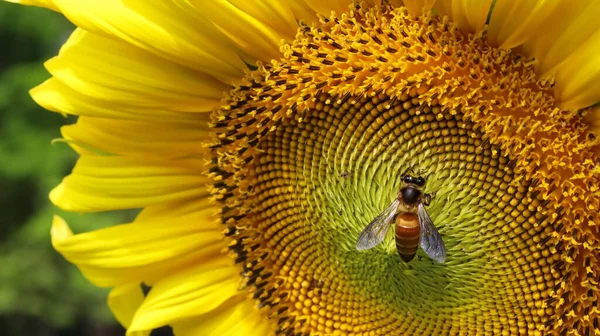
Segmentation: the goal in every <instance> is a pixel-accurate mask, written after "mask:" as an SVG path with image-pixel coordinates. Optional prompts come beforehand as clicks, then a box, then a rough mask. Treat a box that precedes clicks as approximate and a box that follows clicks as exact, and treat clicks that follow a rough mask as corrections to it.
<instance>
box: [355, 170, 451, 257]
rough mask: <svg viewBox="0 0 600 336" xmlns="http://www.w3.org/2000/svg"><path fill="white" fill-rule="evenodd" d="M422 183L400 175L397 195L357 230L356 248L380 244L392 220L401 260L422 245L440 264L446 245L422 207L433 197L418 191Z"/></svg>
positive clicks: (413, 255) (421, 178)
mask: <svg viewBox="0 0 600 336" xmlns="http://www.w3.org/2000/svg"><path fill="white" fill-rule="evenodd" d="M425 182H426V181H425V179H424V178H423V177H420V176H419V177H413V176H410V175H403V176H402V187H401V188H400V191H399V192H398V196H397V197H396V199H395V200H394V201H393V202H392V203H391V204H390V205H389V206H388V207H387V208H385V210H383V212H381V214H379V216H377V217H376V218H375V219H374V220H373V221H372V222H371V223H369V225H367V227H365V229H364V230H363V231H362V232H361V233H360V236H359V237H358V241H357V242H356V249H357V250H359V251H363V250H368V249H370V248H373V247H374V246H376V245H378V244H379V243H381V242H382V241H383V239H384V238H385V235H386V233H387V231H388V229H389V227H390V224H391V223H392V222H394V220H395V222H396V227H395V237H396V249H397V250H398V254H400V257H401V258H402V260H404V261H405V262H409V261H411V260H412V259H413V258H414V257H415V254H416V253H417V249H418V248H419V245H421V248H423V251H425V253H427V255H428V256H429V257H430V258H431V259H433V260H435V261H437V262H439V263H443V262H444V261H445V260H446V247H445V246H444V241H443V240H442V237H440V233H439V232H438V230H437V229H436V228H435V226H434V225H433V222H432V221H431V218H430V217H429V215H428V214H427V211H426V210H425V206H428V205H429V203H430V202H431V199H432V195H431V194H425V193H423V192H422V190H421V188H423V186H425Z"/></svg>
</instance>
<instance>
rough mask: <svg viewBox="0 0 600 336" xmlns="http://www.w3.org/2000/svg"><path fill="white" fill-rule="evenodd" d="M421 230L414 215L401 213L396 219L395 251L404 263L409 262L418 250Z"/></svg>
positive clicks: (417, 218)
mask: <svg viewBox="0 0 600 336" xmlns="http://www.w3.org/2000/svg"><path fill="white" fill-rule="evenodd" d="M420 235H421V229H420V227H419V217H417V214H416V213H409V212H405V213H401V214H399V215H398V216H397V217H396V249H397V250H398V253H399V254H400V258H402V260H404V261H405V262H409V261H411V260H412V259H413V258H414V257H415V254H416V253H417V249H418V248H419V238H420Z"/></svg>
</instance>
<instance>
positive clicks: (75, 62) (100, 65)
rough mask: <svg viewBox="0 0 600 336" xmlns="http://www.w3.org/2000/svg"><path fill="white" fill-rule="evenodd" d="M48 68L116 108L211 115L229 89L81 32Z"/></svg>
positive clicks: (128, 47) (126, 46)
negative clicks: (206, 113)
mask: <svg viewBox="0 0 600 336" xmlns="http://www.w3.org/2000/svg"><path fill="white" fill-rule="evenodd" d="M46 68H47V69H48V71H50V73H51V74H52V75H54V76H55V77H57V78H58V79H59V80H60V81H61V82H62V83H64V84H66V85H68V86H69V87H70V88H72V89H73V90H75V91H78V92H80V93H81V94H83V95H86V96H88V97H91V98H94V99H98V100H99V101H100V102H99V103H100V104H101V103H102V102H104V101H106V102H110V103H111V104H116V105H125V106H128V105H134V106H141V107H144V108H153V109H164V110H171V111H185V112H199V111H210V110H212V109H214V108H217V107H218V106H220V100H221V98H222V96H223V92H224V91H227V90H229V88H230V87H229V86H228V85H225V84H223V83H222V82H220V81H218V80H217V79H215V78H213V77H210V76H208V75H206V74H203V73H200V72H198V71H196V70H192V69H190V68H187V67H184V66H181V65H178V64H176V63H173V62H170V61H168V60H166V59H164V58H161V57H158V56H155V55H154V54H151V53H149V52H147V51H145V50H142V49H140V48H137V47H134V46H133V45H131V44H127V43H125V42H122V41H118V40H112V39H108V38H105V37H102V36H100V35H95V34H92V33H88V32H85V31H83V30H82V29H76V30H75V32H74V33H73V34H72V35H71V37H70V38H69V40H68V41H67V43H66V44H65V45H64V46H63V48H62V49H61V51H60V54H59V55H58V56H57V57H54V58H52V59H51V60H49V61H48V62H46Z"/></svg>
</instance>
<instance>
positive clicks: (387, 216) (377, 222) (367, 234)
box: [356, 199, 400, 251]
mask: <svg viewBox="0 0 600 336" xmlns="http://www.w3.org/2000/svg"><path fill="white" fill-rule="evenodd" d="M399 203H400V201H399V200H398V199H396V200H394V201H393V202H392V204H390V205H389V206H388V207H387V208H385V210H383V212H381V214H379V216H377V217H375V219H373V221H372V222H371V223H369V225H367V227H366V228H365V229H364V230H362V232H361V233H360V236H358V241H357V242H356V249H357V250H359V251H363V250H368V249H370V248H372V247H374V246H375V245H377V244H379V243H381V242H382V241H383V238H385V234H386V233H387V229H388V227H389V225H390V222H391V221H392V219H393V218H394V215H395V214H396V210H397V209H398V204H399Z"/></svg>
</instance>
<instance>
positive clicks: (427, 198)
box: [423, 192, 435, 206]
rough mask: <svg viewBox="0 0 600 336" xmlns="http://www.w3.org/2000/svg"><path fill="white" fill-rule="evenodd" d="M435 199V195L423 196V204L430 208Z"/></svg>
mask: <svg viewBox="0 0 600 336" xmlns="http://www.w3.org/2000/svg"><path fill="white" fill-rule="evenodd" d="M434 198H435V193H434V192H433V193H429V194H424V195H423V204H425V206H429V204H431V200H433V199H434Z"/></svg>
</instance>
